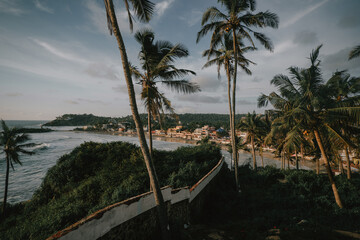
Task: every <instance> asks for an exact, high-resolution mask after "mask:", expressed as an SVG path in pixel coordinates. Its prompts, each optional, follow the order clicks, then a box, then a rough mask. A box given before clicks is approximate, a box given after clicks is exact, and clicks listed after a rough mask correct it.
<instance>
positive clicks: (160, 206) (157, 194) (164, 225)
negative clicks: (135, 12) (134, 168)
mask: <svg viewBox="0 0 360 240" xmlns="http://www.w3.org/2000/svg"><path fill="white" fill-rule="evenodd" d="M105 1H107V5H108V6H109V11H108V14H109V17H110V19H111V24H112V28H113V32H114V35H115V37H116V40H117V43H118V46H119V50H120V55H121V61H122V65H123V70H124V75H125V81H126V85H127V88H128V94H129V102H130V107H131V112H132V115H133V119H134V122H135V126H136V130H137V134H138V137H139V142H140V148H141V151H142V154H143V156H144V161H145V165H146V169H147V171H148V174H149V178H150V184H151V186H152V189H153V191H154V198H155V202H156V206H157V207H156V209H157V213H158V217H159V223H160V228H161V233H162V238H163V240H166V239H170V233H169V225H168V219H167V211H166V206H165V202H164V198H163V196H162V193H161V190H160V185H159V182H158V181H157V178H156V174H155V168H154V165H153V164H152V161H151V156H150V152H149V148H148V146H147V143H146V138H145V134H144V129H143V126H142V123H141V120H140V115H139V112H138V109H137V105H136V98H135V91H134V85H133V82H132V79H131V73H130V68H129V62H128V58H127V54H126V49H125V44H124V41H123V39H122V36H121V33H120V29H119V26H118V24H117V19H116V15H115V11H114V5H113V2H112V0H105Z"/></svg>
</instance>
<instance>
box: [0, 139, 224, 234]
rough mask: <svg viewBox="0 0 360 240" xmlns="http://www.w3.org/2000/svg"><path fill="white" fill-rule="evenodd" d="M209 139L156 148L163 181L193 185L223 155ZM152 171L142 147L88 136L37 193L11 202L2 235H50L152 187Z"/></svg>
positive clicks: (0, 227)
mask: <svg viewBox="0 0 360 240" xmlns="http://www.w3.org/2000/svg"><path fill="white" fill-rule="evenodd" d="M220 158H221V153H220V149H219V148H217V147H216V146H213V145H209V144H205V145H200V146H195V147H181V148H178V149H177V150H175V151H171V152H169V151H156V150H155V151H154V164H155V167H156V170H157V175H158V178H159V181H160V183H161V186H166V185H172V186H173V187H175V188H177V187H183V186H191V185H193V184H195V183H196V182H197V181H198V180H200V179H201V178H202V176H203V175H205V174H206V173H207V172H208V171H209V170H210V169H212V168H213V167H214V166H215V165H216V163H217V162H218V161H219V160H220ZM148 191H149V177H148V175H147V172H146V168H145V164H144V162H143V157H142V154H141V151H140V149H139V147H137V146H135V145H133V144H130V143H125V142H112V143H104V144H103V143H94V142H87V143H84V144H82V145H80V146H79V147H77V148H75V149H74V150H73V151H72V152H71V153H69V154H66V155H64V156H62V157H61V158H60V159H59V160H58V162H57V164H56V165H55V166H54V167H52V168H50V169H49V171H48V173H47V174H46V176H45V178H44V180H43V182H42V184H41V187H40V188H39V189H38V190H37V191H36V192H35V194H34V195H33V197H32V199H31V200H29V201H27V202H23V203H19V204H15V205H12V206H9V207H8V211H7V216H6V220H2V222H1V224H0V239H45V238H47V237H49V236H50V235H51V234H53V233H55V232H57V231H59V230H61V229H63V228H65V227H67V226H69V225H71V224H73V223H75V222H76V221H78V220H80V219H81V218H83V217H86V216H87V215H89V214H91V213H93V212H95V211H97V210H99V209H101V208H104V207H105V206H108V205H110V204H113V203H116V202H119V201H122V200H124V199H127V198H129V197H132V196H135V195H138V194H141V193H144V192H148Z"/></svg>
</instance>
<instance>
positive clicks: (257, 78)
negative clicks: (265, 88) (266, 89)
mask: <svg viewBox="0 0 360 240" xmlns="http://www.w3.org/2000/svg"><path fill="white" fill-rule="evenodd" d="M252 81H253V82H256V83H258V82H261V81H263V79H262V78H260V77H254V78H253V79H252Z"/></svg>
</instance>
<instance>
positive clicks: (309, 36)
mask: <svg viewBox="0 0 360 240" xmlns="http://www.w3.org/2000/svg"><path fill="white" fill-rule="evenodd" d="M293 42H294V43H295V44H298V45H314V44H316V43H318V42H319V39H318V38H317V35H316V32H312V31H308V30H303V31H300V32H297V33H296V34H295V38H294V40H293Z"/></svg>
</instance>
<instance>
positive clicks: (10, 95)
mask: <svg viewBox="0 0 360 240" xmlns="http://www.w3.org/2000/svg"><path fill="white" fill-rule="evenodd" d="M22 95H23V94H21V93H16V92H14V93H6V94H5V96H7V97H19V96H22Z"/></svg>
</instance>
